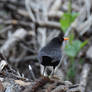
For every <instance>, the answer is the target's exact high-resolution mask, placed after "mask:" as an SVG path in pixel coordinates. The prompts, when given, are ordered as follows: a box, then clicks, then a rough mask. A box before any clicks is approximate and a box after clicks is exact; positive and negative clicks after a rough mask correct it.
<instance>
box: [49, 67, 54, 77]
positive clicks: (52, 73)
mask: <svg viewBox="0 0 92 92" xmlns="http://www.w3.org/2000/svg"><path fill="white" fill-rule="evenodd" d="M54 70H55V67H53V69H52V72H51V74H50V77H52V76H53V75H54Z"/></svg>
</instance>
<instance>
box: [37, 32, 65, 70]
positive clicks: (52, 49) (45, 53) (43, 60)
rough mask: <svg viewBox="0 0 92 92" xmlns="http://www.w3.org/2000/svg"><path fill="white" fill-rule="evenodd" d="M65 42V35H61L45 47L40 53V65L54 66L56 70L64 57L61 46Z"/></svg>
mask: <svg viewBox="0 0 92 92" xmlns="http://www.w3.org/2000/svg"><path fill="white" fill-rule="evenodd" d="M63 41H64V34H63V33H61V34H59V35H58V36H57V37H55V38H53V39H52V40H51V41H50V42H49V43H48V44H47V45H46V46H44V47H43V48H42V49H41V50H40V51H39V53H38V59H39V62H40V64H42V65H43V66H44V67H46V66H53V68H54V69H55V67H56V66H57V65H58V64H59V62H60V59H61V57H62V51H61V45H62V43H63Z"/></svg>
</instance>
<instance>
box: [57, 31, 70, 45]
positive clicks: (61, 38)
mask: <svg viewBox="0 0 92 92" xmlns="http://www.w3.org/2000/svg"><path fill="white" fill-rule="evenodd" d="M58 38H59V41H60V42H61V43H62V42H63V41H66V40H69V38H68V37H64V33H63V32H62V33H60V34H59V35H58Z"/></svg>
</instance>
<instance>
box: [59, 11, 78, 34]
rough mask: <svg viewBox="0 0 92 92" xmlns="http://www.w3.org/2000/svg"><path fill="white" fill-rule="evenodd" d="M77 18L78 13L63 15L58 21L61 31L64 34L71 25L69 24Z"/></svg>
mask: <svg viewBox="0 0 92 92" xmlns="http://www.w3.org/2000/svg"><path fill="white" fill-rule="evenodd" d="M77 16H78V13H64V14H63V16H62V17H61V19H60V24H61V29H63V31H64V33H65V32H66V30H67V29H68V27H69V26H70V25H71V23H72V22H73V21H74V20H75V18H76V17H77Z"/></svg>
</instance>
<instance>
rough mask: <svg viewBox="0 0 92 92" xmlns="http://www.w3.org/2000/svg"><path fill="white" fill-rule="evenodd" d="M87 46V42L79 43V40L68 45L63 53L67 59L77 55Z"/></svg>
mask: <svg viewBox="0 0 92 92" xmlns="http://www.w3.org/2000/svg"><path fill="white" fill-rule="evenodd" d="M86 44H87V41H84V42H81V41H80V40H73V41H72V43H69V42H68V44H67V45H66V47H65V53H66V54H67V55H68V56H69V57H75V56H76V55H77V53H78V52H79V51H80V49H81V48H83V47H84V46H85V45H86Z"/></svg>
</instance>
